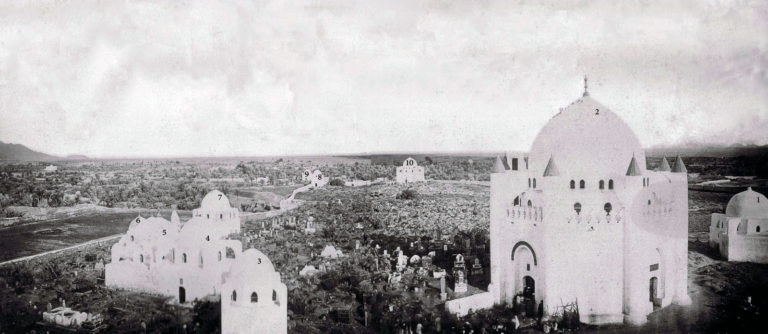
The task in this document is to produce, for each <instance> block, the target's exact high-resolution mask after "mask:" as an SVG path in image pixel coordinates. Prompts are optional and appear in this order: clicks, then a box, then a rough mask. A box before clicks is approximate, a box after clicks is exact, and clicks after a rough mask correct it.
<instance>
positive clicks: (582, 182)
mask: <svg viewBox="0 0 768 334" xmlns="http://www.w3.org/2000/svg"><path fill="white" fill-rule="evenodd" d="M584 186H585V184H584V180H581V181H579V188H580V189H584Z"/></svg>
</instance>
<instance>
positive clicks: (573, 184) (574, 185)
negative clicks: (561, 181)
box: [571, 180, 576, 189]
mask: <svg viewBox="0 0 768 334" xmlns="http://www.w3.org/2000/svg"><path fill="white" fill-rule="evenodd" d="M571 189H576V181H573V180H571Z"/></svg>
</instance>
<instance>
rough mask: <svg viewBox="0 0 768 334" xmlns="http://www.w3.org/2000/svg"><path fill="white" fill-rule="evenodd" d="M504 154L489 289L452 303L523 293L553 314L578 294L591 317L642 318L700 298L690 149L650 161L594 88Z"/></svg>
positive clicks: (473, 304)
mask: <svg viewBox="0 0 768 334" xmlns="http://www.w3.org/2000/svg"><path fill="white" fill-rule="evenodd" d="M585 88H586V82H585ZM505 160H507V161H502V160H501V159H500V158H499V159H497V163H496V165H495V167H494V171H493V173H491V195H490V201H491V204H490V209H491V224H490V236H491V284H490V285H489V287H488V290H489V292H488V293H485V294H479V295H473V296H470V297H467V298H466V299H465V301H463V300H462V299H458V300H454V301H449V303H446V308H448V309H449V310H455V311H454V312H457V313H458V312H466V310H468V309H470V308H472V309H478V308H479V307H487V306H488V305H489V304H499V303H509V304H512V303H513V302H514V300H515V299H517V300H521V299H522V300H523V301H525V302H526V303H527V305H535V308H538V307H539V305H541V307H542V308H543V310H544V312H545V314H553V313H557V312H559V311H562V308H561V306H562V305H564V304H569V303H577V305H578V310H579V315H580V321H581V322H584V323H591V324H602V323H622V322H626V323H632V324H642V323H644V322H646V321H647V315H648V314H650V313H651V312H653V311H654V310H655V309H656V308H659V307H664V306H667V305H670V304H672V303H675V304H688V303H690V298H689V296H688V277H687V275H688V271H687V269H688V268H687V262H688V254H687V252H688V196H687V195H688V188H687V179H686V169H685V166H684V164H683V162H682V159H680V158H679V157H678V159H677V160H676V163H675V165H674V167H671V168H670V166H669V164H668V163H667V161H666V159H664V161H663V162H662V167H661V168H660V169H659V170H657V171H650V170H647V169H646V161H645V153H644V150H643V148H642V146H641V145H640V142H639V141H638V139H637V137H636V136H635V134H634V132H633V131H632V130H631V129H630V128H629V127H628V126H627V125H626V123H624V122H623V121H622V120H621V119H620V118H619V117H618V116H617V115H616V114H614V113H613V112H612V111H610V110H608V108H606V107H605V106H603V105H602V104H600V103H599V102H597V101H596V100H594V99H592V98H591V97H590V96H589V94H587V92H586V89H585V92H584V96H583V97H582V98H579V99H577V100H576V101H574V102H573V103H571V104H570V106H568V107H567V108H565V109H563V110H561V111H560V112H559V113H558V114H556V115H555V116H554V117H552V119H551V120H550V121H549V122H548V123H547V124H546V125H545V126H544V128H542V129H541V131H540V132H539V134H538V135H537V137H536V139H535V140H534V142H533V145H532V147H531V150H530V152H529V154H528V156H527V157H525V156H523V155H521V154H515V155H512V156H509V157H507V159H505ZM486 296H487V297H486ZM486 298H489V299H492V301H489V300H487V299H486ZM534 310H535V309H534Z"/></svg>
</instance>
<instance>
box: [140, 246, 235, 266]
mask: <svg viewBox="0 0 768 334" xmlns="http://www.w3.org/2000/svg"><path fill="white" fill-rule="evenodd" d="M231 250H232V249H231V248H229V247H227V252H228V254H227V257H229V251H231ZM231 253H232V258H233V259H234V258H235V254H234V251H232V252H231ZM143 259H144V258H143V255H142V262H144V260H143ZM219 261H221V251H219ZM181 262H182V263H187V253H182V254H181ZM200 264H201V265H202V264H203V256H202V255H200Z"/></svg>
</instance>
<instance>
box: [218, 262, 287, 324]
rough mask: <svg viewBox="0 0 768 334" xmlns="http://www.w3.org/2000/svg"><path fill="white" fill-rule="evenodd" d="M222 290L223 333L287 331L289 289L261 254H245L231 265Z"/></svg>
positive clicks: (270, 263)
mask: <svg viewBox="0 0 768 334" xmlns="http://www.w3.org/2000/svg"><path fill="white" fill-rule="evenodd" d="M222 289H223V290H222V291H223V294H222V297H221V332H222V333H224V334H239V333H286V332H287V331H288V289H287V287H286V285H285V284H284V283H282V281H281V280H280V273H279V272H276V271H275V268H274V265H273V264H272V262H271V261H270V260H269V258H267V257H266V256H265V255H264V254H263V253H262V252H260V251H258V250H256V249H248V250H246V251H245V252H243V254H242V255H241V256H240V257H239V258H238V259H237V260H236V261H234V263H233V264H232V268H231V270H230V271H229V275H227V277H226V278H225V281H224V285H223V288H222Z"/></svg>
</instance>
